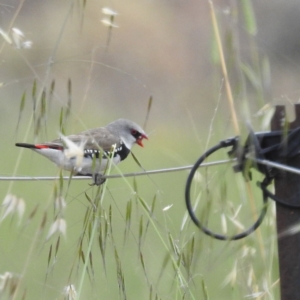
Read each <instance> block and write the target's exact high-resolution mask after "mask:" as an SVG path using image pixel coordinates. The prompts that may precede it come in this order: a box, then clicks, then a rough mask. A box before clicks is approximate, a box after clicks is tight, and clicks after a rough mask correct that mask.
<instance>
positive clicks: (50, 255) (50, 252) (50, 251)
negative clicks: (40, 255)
mask: <svg viewBox="0 0 300 300" xmlns="http://www.w3.org/2000/svg"><path fill="white" fill-rule="evenodd" d="M51 257H52V245H50V249H49V254H48V268H49V264H50V261H51Z"/></svg>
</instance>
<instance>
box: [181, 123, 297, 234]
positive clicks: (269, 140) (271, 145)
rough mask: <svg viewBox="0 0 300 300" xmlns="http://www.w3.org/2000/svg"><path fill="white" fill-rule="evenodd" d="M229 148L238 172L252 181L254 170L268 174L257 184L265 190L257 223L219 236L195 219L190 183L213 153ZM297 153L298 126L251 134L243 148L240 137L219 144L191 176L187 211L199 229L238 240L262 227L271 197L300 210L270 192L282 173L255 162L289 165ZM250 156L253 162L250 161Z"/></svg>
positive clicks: (196, 165) (198, 163) (211, 149)
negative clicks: (259, 160)
mask: <svg viewBox="0 0 300 300" xmlns="http://www.w3.org/2000/svg"><path fill="white" fill-rule="evenodd" d="M227 147H231V150H230V151H229V152H228V155H229V156H230V157H231V158H234V159H236V162H235V165H234V167H233V169H234V171H235V172H243V174H244V177H245V179H246V180H251V177H252V176H251V168H256V169H257V170H258V171H259V172H261V173H262V174H264V175H265V179H264V180H263V181H262V182H258V186H259V187H260V188H261V189H262V195H263V203H264V205H263V208H262V210H261V213H260V215H259V217H258V219H257V221H256V222H255V223H254V224H253V225H252V226H251V227H250V228H249V229H248V230H246V231H244V232H242V233H240V234H237V235H234V236H225V235H220V234H217V233H214V232H212V231H211V230H209V229H208V228H206V227H205V226H204V225H203V224H202V223H201V222H200V221H199V219H198V218H197V217H196V216H195V213H194V210H193V207H192V204H191V199H190V188H191V184H192V181H193V178H194V175H195V173H196V171H197V170H198V168H199V167H200V165H201V164H202V163H203V162H204V160H205V159H206V158H207V157H209V156H210V155H211V154H212V153H214V152H216V151H218V150H220V149H222V148H227ZM298 154H300V127H297V128H296V129H294V130H286V131H272V132H259V133H254V132H250V134H249V136H248V138H247V140H246V142H245V144H244V145H243V146H241V144H240V138H239V137H235V138H231V139H227V140H224V141H221V142H219V144H217V145H216V146H214V147H212V148H210V149H209V150H207V151H206V152H205V153H204V154H203V155H202V156H201V157H200V158H199V159H198V160H197V162H196V163H195V165H194V166H193V168H192V169H191V172H190V174H189V176H188V179H187V183H186V188H185V200H186V206H187V210H188V212H189V214H190V217H191V219H192V220H193V222H194V223H195V224H196V226H197V227H199V228H200V229H201V230H202V231H203V232H204V233H205V234H207V235H210V236H212V237H214V238H216V239H219V240H238V239H241V238H243V237H246V236H247V235H249V234H250V233H252V232H253V231H254V230H256V229H257V228H258V227H259V226H260V224H261V223H262V221H263V218H264V216H265V214H266V210H267V205H266V204H267V201H268V198H271V199H272V200H274V201H276V202H277V203H279V204H281V205H284V206H287V207H291V208H300V205H291V204H288V203H286V202H284V201H283V200H282V199H278V198H277V197H276V196H275V195H274V194H273V193H271V192H270V191H269V190H268V189H267V186H268V185H269V184H270V183H271V182H272V181H273V179H274V178H276V176H280V174H281V173H282V172H280V171H279V170H277V169H275V168H273V167H270V166H268V165H263V164H261V163H259V162H257V161H255V159H262V160H268V161H272V162H277V163H281V164H285V163H286V162H288V160H289V159H292V158H293V157H294V156H296V155H298ZM251 157H252V158H254V159H251Z"/></svg>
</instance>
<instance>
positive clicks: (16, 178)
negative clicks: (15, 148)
mask: <svg viewBox="0 0 300 300" xmlns="http://www.w3.org/2000/svg"><path fill="white" fill-rule="evenodd" d="M232 161H234V160H233V159H224V160H218V161H214V162H209V163H205V164H202V165H201V167H203V168H204V167H211V166H216V165H222V164H226V163H229V162H232ZM192 167H193V165H190V166H183V167H174V168H166V169H158V170H149V171H145V172H135V173H125V174H116V175H103V177H102V178H103V179H114V178H122V177H136V176H143V175H152V174H159V173H170V172H178V171H184V170H190V169H191V168H192ZM60 178H61V177H59V176H37V177H32V176H0V181H35V180H41V181H42V180H55V179H60ZM62 179H64V180H69V179H70V176H63V177H62ZM85 179H91V177H90V176H73V177H72V180H85Z"/></svg>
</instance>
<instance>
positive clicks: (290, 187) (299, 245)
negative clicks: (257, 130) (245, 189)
mask: <svg viewBox="0 0 300 300" xmlns="http://www.w3.org/2000/svg"><path fill="white" fill-rule="evenodd" d="M295 113H296V119H295V121H293V122H292V123H290V127H289V128H290V129H294V128H297V127H300V104H296V105H295ZM285 115H286V114H285V107H284V106H276V110H275V114H274V116H273V119H272V121H271V130H272V131H276V130H282V129H283V128H282V126H283V124H284V119H285ZM299 142H300V141H299ZM285 164H286V165H288V166H292V167H295V168H300V154H299V155H297V156H296V157H294V158H291V159H287V160H286V162H285ZM274 184H275V195H276V196H277V197H279V198H280V199H282V200H284V201H285V202H287V203H290V204H300V175H296V174H292V173H290V172H284V171H280V172H279V174H278V176H276V178H275V180H274ZM276 219H277V220H276V222H277V233H278V234H279V235H280V234H281V233H283V232H286V230H288V229H289V228H291V226H293V225H296V224H299V225H300V209H291V208H288V207H285V206H282V205H280V204H277V203H276ZM278 255H279V274H280V288H281V300H291V299H295V300H296V299H300V232H297V233H295V234H291V235H283V236H281V237H279V238H278Z"/></svg>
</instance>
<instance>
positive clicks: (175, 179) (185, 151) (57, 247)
mask: <svg viewBox="0 0 300 300" xmlns="http://www.w3.org/2000/svg"><path fill="white" fill-rule="evenodd" d="M293 3H294V2H293ZM214 4H215V10H216V16H217V19H218V22H219V29H220V35H221V38H222V42H223V47H224V53H225V58H226V63H227V67H228V71H229V77H230V83H231V87H232V90H233V95H234V99H235V109H236V112H237V115H238V120H239V122H240V126H241V131H242V136H243V137H244V136H246V134H247V130H246V129H245V121H248V122H250V123H251V124H252V126H253V127H254V129H255V130H261V129H266V128H265V127H263V126H262V125H261V121H262V120H261V118H258V117H256V116H255V113H256V112H257V111H258V110H259V109H260V108H262V107H263V106H264V105H265V104H267V103H270V104H276V103H279V102H280V101H281V103H282V102H284V103H293V102H296V101H297V100H298V97H299V96H298V94H299V89H298V85H297V84H298V79H297V77H298V76H297V75H298V72H299V71H298V65H299V64H298V63H297V59H298V57H297V55H296V54H293V53H294V52H293V51H292V48H293V47H294V48H295V49H296V48H297V45H294V44H293V43H291V42H289V41H285V42H284V43H285V45H286V48H284V47H283V46H282V44H281V43H279V42H278V40H280V38H282V36H283V35H284V34H283V33H284V30H283V29H282V28H284V26H283V25H282V26H281V27H280V26H279V25H278V24H279V23H280V22H282V23H281V24H284V22H287V21H286V19H283V17H281V18H282V19H280V18H274V11H273V10H275V8H276V7H277V8H278V7H280V9H282V11H284V12H286V15H289V14H288V12H290V10H293V9H294V10H296V9H298V6H299V4H297V3H296V2H295V3H294V4H293V5H294V6H293V5H292V4H291V5H290V6H289V5H286V7H284V8H283V7H281V4H280V3H279V2H278V3H277V2H276V3H275V4H274V7H273V6H272V7H270V6H268V5H266V4H261V3H260V2H259V1H253V2H251V1H246V0H244V1H241V2H238V3H235V2H230V3H229V2H228V3H224V2H218V1H216V2H214ZM105 6H110V7H111V8H113V9H114V10H116V11H117V12H118V13H119V15H117V16H116V17H115V20H114V22H115V23H116V24H117V25H118V26H119V28H117V29H113V30H110V29H109V28H108V27H105V26H104V25H103V24H102V23H101V19H102V18H103V17H104V15H103V14H102V13H101V8H103V7H105ZM0 10H1V12H2V17H1V20H0V21H1V22H0V27H1V28H2V30H3V32H7V34H8V35H11V30H10V27H17V28H19V29H20V30H22V31H23V33H24V35H25V36H26V39H29V40H32V41H33V45H32V48H31V49H16V47H15V46H14V45H9V44H7V42H5V40H4V39H2V40H0V58H1V63H0V68H1V72H0V83H1V88H0V99H1V100H0V120H1V121H0V122H1V126H0V136H1V144H0V151H1V157H2V158H1V160H0V166H1V168H0V170H1V176H11V175H16V176H21V175H26V176H34V177H36V176H55V175H58V174H59V170H58V169H57V167H56V166H54V165H52V164H51V162H49V161H47V160H46V159H44V158H43V157H41V156H39V155H37V154H36V153H33V152H31V151H29V150H24V151H22V150H21V149H19V148H16V147H14V143H15V142H34V141H39V142H42V141H45V140H51V139H54V138H56V137H57V135H58V133H59V132H60V130H61V126H60V125H61V124H60V123H61V121H63V128H64V131H65V133H66V134H71V133H76V132H79V131H82V130H85V129H86V128H92V127H98V126H102V125H105V124H107V123H108V122H110V121H112V120H114V119H116V118H120V117H123V118H128V119H132V120H134V121H136V122H138V123H139V124H141V125H143V124H144V121H145V118H146V114H147V106H148V100H149V98H150V96H153V103H152V106H151V109H150V115H149V120H148V123H147V127H146V131H147V133H149V137H150V138H149V141H146V142H145V148H144V149H142V148H139V147H137V146H136V147H134V149H133V152H134V154H135V155H136V156H137V157H138V159H139V161H140V162H141V164H142V165H143V167H144V168H145V169H146V170H152V169H162V168H168V167H175V166H184V165H190V164H193V163H194V162H195V161H196V159H197V158H198V157H199V156H200V155H201V154H202V153H203V151H204V150H205V149H206V148H207V147H210V146H212V145H214V144H216V143H217V142H218V141H219V140H221V139H225V138H227V137H230V136H233V135H234V128H233V126H232V123H231V117H230V111H229V106H228V102H227V96H226V92H225V87H224V83H223V81H222V73H221V67H220V60H219V53H218V51H217V48H216V45H215V38H214V35H213V25H212V21H211V16H210V10H209V4H208V3H207V2H206V1H188V2H180V1H173V2H171V1H170V2H166V1H165V2H161V1H151V2H143V1H139V2H136V1H126V2H124V1H114V3H110V2H109V3H107V2H103V1H87V2H83V1H69V2H68V1H64V2H62V1H48V2H39V1H27V2H26V1H25V2H22V1H4V2H3V4H1V5H0ZM265 19H268V20H269V23H270V22H271V23H272V22H273V24H274V28H277V32H275V29H274V30H272V28H271V27H270V26H266V25H265V22H266V21H265ZM290 19H291V20H295V19H292V17H290ZM296 19H297V20H298V17H297V18H296ZM290 22H292V21H290ZM275 25H276V26H275ZM278 28H280V29H281V30H282V31H280V30H279V29H278ZM282 32H283V33H282ZM276 34H277V35H276ZM281 34H282V35H281ZM109 35H110V42H109V44H108V42H107V41H108V37H109ZM284 36H285V37H286V35H284ZM266 37H267V38H266ZM293 39H296V38H295V37H291V40H290V41H293ZM276 43H278V44H276ZM282 43H283V42H282ZM276 45H277V46H276ZM288 45H290V48H289V47H288ZM280 47H283V48H280ZM270 49H271V50H270ZM295 52H296V51H295ZM287 56H288V58H287ZM50 61H52V62H53V63H50ZM291 66H292V67H291ZM271 75H272V76H271ZM271 78H272V81H271ZM53 80H54V81H55V89H54V93H53V95H51V82H52V81H53ZM68 80H70V81H71V92H70V91H68ZM34 82H36V88H34V85H35V83H34ZM34 90H35V91H34ZM43 90H44V91H45V98H44V100H42V98H43V97H42V92H43ZM22 95H25V98H24V99H25V102H24V103H23V104H24V108H20V105H21V99H22ZM35 98H36V101H37V102H36V103H37V109H36V113H35V118H36V119H37V118H38V117H39V116H41V111H42V107H43V105H42V101H44V103H45V108H46V109H45V114H44V115H43V118H42V122H41V124H40V125H39V126H35V127H34V122H33V119H34V118H33V116H34V113H33V102H34V99H35ZM68 99H71V102H68ZM68 103H69V104H70V103H71V109H70V113H69V114H68V113H67V107H68ZM61 112H63V116H64V117H63V119H61V117H60V116H61ZM18 120H20V121H19V125H17V124H18ZM34 128H39V132H38V134H35V132H34ZM226 157H227V156H226V152H225V151H223V153H220V154H217V155H214V156H213V157H212V158H211V160H215V159H225V158H226ZM118 168H119V170H120V171H118V170H117V169H113V170H112V173H113V174H117V173H118V172H123V173H127V172H135V171H140V168H139V166H138V165H137V164H136V163H135V161H134V160H133V158H132V157H129V158H128V159H127V160H126V161H124V162H122V164H121V165H119V166H118ZM187 175H188V171H181V172H175V173H165V174H157V175H151V176H143V177H137V178H127V179H111V180H108V182H107V189H106V190H105V191H104V197H103V202H102V204H101V205H99V207H98V208H97V212H96V213H95V214H96V219H97V220H98V221H99V224H98V227H97V229H96V231H95V236H93V238H92V239H90V234H91V232H92V227H93V225H94V219H92V218H90V219H88V221H87V223H86V224H88V225H87V229H86V231H84V229H83V228H84V224H85V223H84V220H85V215H86V212H87V211H90V212H91V211H92V205H91V203H90V202H89V201H88V200H87V196H88V197H89V198H90V199H91V200H92V201H94V200H95V199H96V198H97V195H98V194H99V191H97V187H89V185H88V183H90V181H89V180H84V181H72V182H71V183H70V186H69V187H68V182H67V181H65V182H64V183H63V185H62V186H61V183H60V182H59V181H26V182H21V181H18V182H9V181H1V182H0V186H1V187H0V197H1V199H4V198H5V196H6V195H7V194H8V193H11V194H14V195H16V196H17V197H19V198H23V199H24V202H25V205H26V208H25V213H24V216H23V218H22V219H19V218H18V215H17V213H13V214H10V215H9V216H8V217H6V218H5V219H4V220H2V222H1V223H0V256H1V259H0V274H1V275H2V276H3V275H4V274H5V272H10V273H11V274H12V279H10V280H9V281H8V282H7V284H6V286H1V282H2V283H3V282H4V280H3V278H2V277H0V298H1V299H2V298H3V299H68V298H66V296H64V294H63V290H64V287H66V286H68V285H70V284H73V285H74V287H75V290H76V291H77V293H79V292H80V299H279V285H278V276H279V275H278V262H277V248H276V247H277V246H276V231H275V225H274V222H275V213H274V206H273V203H272V204H270V205H269V210H268V215H267V217H266V219H265V220H264V222H263V224H262V226H261V227H260V229H259V230H258V231H257V232H255V233H253V234H252V235H251V236H249V237H247V238H245V239H243V240H240V241H233V242H222V241H216V240H213V239H212V238H210V237H207V236H205V235H204V234H203V233H201V232H199V230H198V229H197V228H196V227H195V226H194V224H193V223H191V221H190V219H189V218H187V219H186V209H185V202H184V188H185V182H186V179H187ZM253 175H254V178H255V180H253V182H251V183H250V185H251V189H252V192H253V195H254V199H255V201H254V205H255V206H256V208H255V209H254V212H253V211H252V209H251V205H252V204H251V201H250V199H249V193H247V192H246V191H247V188H246V185H245V183H244V180H243V178H242V177H241V176H240V175H239V174H238V175H235V174H234V173H233V172H232V169H231V166H230V165H229V166H228V165H227V166H221V167H213V168H209V169H208V170H202V171H201V180H200V182H199V183H197V184H196V183H195V184H194V185H193V194H194V195H195V196H196V197H197V196H198V195H200V197H201V203H200V207H199V210H197V213H198V215H201V216H203V218H204V219H207V220H208V221H209V225H210V226H211V228H213V229H215V230H217V231H218V232H219V233H222V231H223V230H224V226H222V223H221V217H220V215H221V214H222V213H223V215H224V216H225V218H226V220H227V225H228V233H229V234H233V233H237V232H240V231H241V228H239V227H238V225H237V223H235V224H234V223H232V222H231V221H230V218H231V217H232V216H233V215H234V214H235V213H236V211H237V209H238V208H239V207H240V212H239V214H238V216H237V218H236V221H238V222H239V223H240V224H242V225H244V226H245V228H248V227H249V226H250V225H251V224H252V222H253V220H254V218H255V213H257V212H258V211H259V209H260V207H261V193H260V191H259V190H257V188H256V185H255V182H256V180H261V176H260V175H259V174H256V173H255V172H254V173H253ZM57 192H60V193H61V195H62V196H63V197H64V199H65V201H66V204H67V205H66V207H65V208H64V209H63V210H62V211H58V210H55V209H54V200H55V195H56V193H57ZM86 195H87V196H86ZM207 201H210V202H212V204H211V207H208V206H207V205H206V203H207ZM145 203H146V204H147V206H148V207H149V208H150V209H151V207H153V211H152V213H151V214H149V212H148V211H147V209H145ZM169 205H172V206H171V207H170V208H169V209H168V210H164V208H166V207H168V206H169ZM128 207H131V208H130V209H128ZM200 208H201V211H200ZM33 211H34V213H32V212H33ZM4 212H5V207H2V211H1V213H2V214H3V213H4ZM129 212H130V213H129ZM58 215H59V216H61V217H63V218H64V219H65V220H66V224H67V230H66V234H65V235H62V234H61V235H59V234H57V233H56V234H54V235H53V236H51V237H50V238H49V239H48V240H47V235H48V231H49V228H50V227H51V224H53V222H54V220H55V219H56V218H57V216H58ZM90 216H91V215H90ZM106 230H107V231H106ZM100 232H101V233H102V235H103V236H106V244H105V247H104V249H105V255H103V253H101V247H100V245H99V235H100ZM80 237H83V238H82V245H80V242H79V241H80ZM89 245H91V255H90V260H89V252H88V247H89ZM81 251H82V252H81ZM49 253H51V255H50V254H49ZM86 260H87V261H88V264H87V265H88V268H87V270H84V268H83V266H84V261H86ZM81 278H84V280H83V284H82V286H80V282H81ZM122 282H124V283H125V287H123V286H122ZM70 299H72V298H70Z"/></svg>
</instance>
